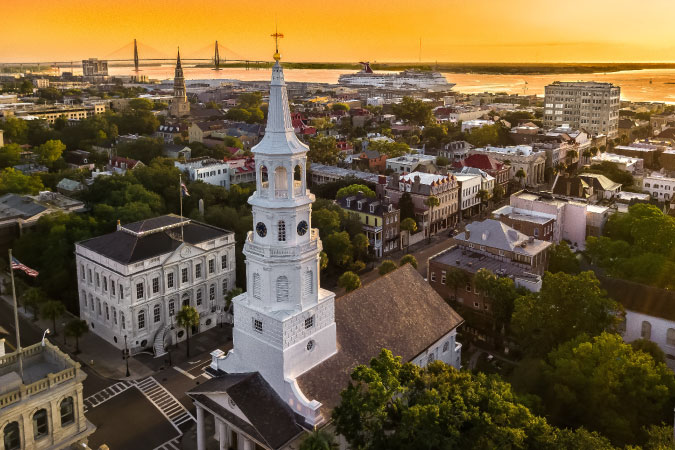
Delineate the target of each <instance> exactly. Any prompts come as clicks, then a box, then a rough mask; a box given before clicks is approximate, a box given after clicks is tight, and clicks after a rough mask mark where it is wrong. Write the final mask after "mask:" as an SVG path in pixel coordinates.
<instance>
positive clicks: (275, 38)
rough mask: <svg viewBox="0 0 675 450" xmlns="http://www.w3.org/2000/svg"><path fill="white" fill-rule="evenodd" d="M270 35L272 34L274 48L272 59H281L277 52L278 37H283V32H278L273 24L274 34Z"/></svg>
mask: <svg viewBox="0 0 675 450" xmlns="http://www.w3.org/2000/svg"><path fill="white" fill-rule="evenodd" d="M270 36H272V37H273V38H274V48H275V52H274V60H275V61H279V60H280V59H281V55H280V54H279V38H282V37H284V34H283V33H279V31H278V30H277V28H276V26H275V27H274V34H271V35H270Z"/></svg>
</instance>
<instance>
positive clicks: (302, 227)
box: [298, 220, 309, 236]
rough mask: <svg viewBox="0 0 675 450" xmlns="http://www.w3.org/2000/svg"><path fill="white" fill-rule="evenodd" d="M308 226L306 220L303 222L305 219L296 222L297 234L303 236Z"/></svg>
mask: <svg viewBox="0 0 675 450" xmlns="http://www.w3.org/2000/svg"><path fill="white" fill-rule="evenodd" d="M308 228H309V227H308V225H307V222H305V221H304V220H303V221H302V222H300V223H299V224H298V234H299V235H300V236H304V235H305V233H307V229H308Z"/></svg>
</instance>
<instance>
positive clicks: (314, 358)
mask: <svg viewBox="0 0 675 450" xmlns="http://www.w3.org/2000/svg"><path fill="white" fill-rule="evenodd" d="M273 36H274V35H273ZM274 58H275V60H276V63H275V64H274V68H273V69H272V81H271V83H270V95H269V107H268V118H267V128H266V130H265V136H264V138H263V139H262V140H261V141H260V143H259V144H258V145H257V146H255V147H254V148H253V149H252V151H253V154H254V155H255V162H256V192H255V193H254V194H253V195H252V196H251V197H250V198H249V204H251V206H252V213H253V231H251V232H249V234H248V236H247V238H246V242H245V243H244V251H243V252H244V255H245V256H246V283H247V291H246V292H245V293H244V294H241V295H239V296H238V297H236V298H235V299H234V300H233V303H234V329H233V346H234V348H233V349H232V350H231V351H230V352H229V353H228V354H227V356H223V355H221V354H218V353H215V354H214V359H213V363H212V367H213V368H214V369H220V370H222V371H224V372H228V373H242V372H260V374H261V375H262V376H263V377H264V378H265V380H266V381H267V382H268V383H269V384H270V385H271V386H272V387H273V388H274V390H275V391H276V392H277V394H278V395H279V396H280V397H281V398H282V399H284V400H285V401H287V402H288V403H289V405H291V407H292V408H293V409H294V410H295V411H296V412H297V413H299V414H301V415H303V416H304V417H305V418H306V420H307V421H308V422H309V423H318V422H320V421H321V417H320V415H319V406H320V405H319V404H318V402H316V401H308V400H307V399H306V398H305V397H304V395H303V394H302V392H301V391H300V389H299V387H298V386H297V384H296V382H295V379H296V377H298V376H299V375H301V374H302V373H304V372H306V371H307V370H309V369H311V368H312V367H314V366H316V365H317V364H319V363H321V362H322V361H324V360H326V359H327V358H329V357H330V356H332V355H334V354H335V353H336V352H337V345H336V332H335V317H334V309H335V308H334V300H335V294H334V293H332V292H329V291H326V290H324V289H321V287H320V278H319V270H320V269H319V259H320V258H319V253H320V252H321V248H322V246H321V240H320V239H319V233H318V230H315V229H312V228H311V210H312V206H311V204H312V202H313V201H314V196H313V195H312V194H311V193H310V192H309V190H307V179H306V165H307V151H308V150H309V148H308V147H307V146H306V145H305V144H303V143H302V142H300V140H299V139H298V138H297V137H296V136H295V133H294V132H293V126H292V123H291V114H290V109H289V105H288V94H287V91H286V83H285V82H284V72H283V69H282V67H281V64H280V63H279V59H280V56H279V53H278V50H277V52H276V53H275V55H274Z"/></svg>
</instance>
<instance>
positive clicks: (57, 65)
mask: <svg viewBox="0 0 675 450" xmlns="http://www.w3.org/2000/svg"><path fill="white" fill-rule="evenodd" d="M139 49H140V51H139ZM211 52H212V53H211ZM209 53H211V55H212V56H211V55H209V56H207V54H209ZM221 53H222V54H223V55H224V56H222V57H221ZM226 55H230V57H227V56H226ZM100 59H101V60H104V61H107V62H108V64H110V65H116V66H131V65H132V64H133V67H134V70H135V71H136V72H139V71H141V70H142V69H141V67H142V66H143V65H156V64H162V63H169V62H175V61H176V57H175V56H174V57H170V56H168V55H165V54H162V52H159V51H158V50H155V49H153V48H152V47H149V46H147V45H143V44H141V43H140V42H137V41H136V39H134V40H133V42H130V43H128V44H126V45H125V46H124V47H122V48H120V49H118V50H116V51H114V52H112V53H111V54H109V55H108V57H107V58H100ZM181 61H183V63H188V64H190V63H195V64H198V65H203V66H207V65H208V66H212V68H213V70H221V69H222V68H223V67H225V66H227V65H237V66H243V67H245V68H246V70H249V69H259V68H265V67H269V65H270V62H269V61H258V60H252V59H247V58H244V57H242V56H241V55H238V54H236V53H235V52H233V51H231V50H230V49H228V48H227V47H224V46H223V45H221V44H218V41H216V42H215V45H213V44H209V45H208V46H205V47H202V48H201V49H198V50H195V51H194V52H192V53H189V54H184V53H183V52H181ZM81 65H82V59H80V60H67V61H35V62H0V67H23V66H29V67H33V66H38V68H39V67H41V66H45V67H51V68H52V69H57V70H60V69H61V68H67V67H70V69H71V71H72V69H73V68H74V67H81Z"/></svg>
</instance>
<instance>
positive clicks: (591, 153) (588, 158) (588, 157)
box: [581, 148, 593, 163]
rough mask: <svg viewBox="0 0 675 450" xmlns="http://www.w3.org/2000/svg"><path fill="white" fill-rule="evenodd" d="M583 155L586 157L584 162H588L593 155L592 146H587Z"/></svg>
mask: <svg viewBox="0 0 675 450" xmlns="http://www.w3.org/2000/svg"><path fill="white" fill-rule="evenodd" d="M581 155H582V156H583V157H584V162H585V163H588V162H589V160H590V158H591V156H593V152H592V150H591V149H590V148H587V149H586V150H584V152H583V153H582V154H581Z"/></svg>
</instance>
